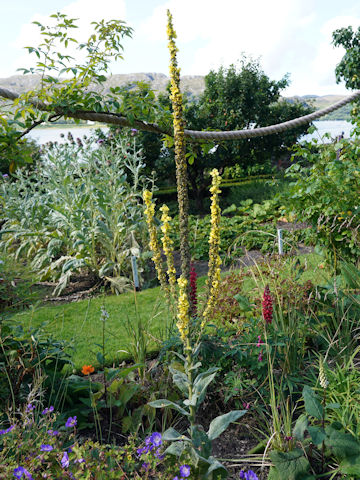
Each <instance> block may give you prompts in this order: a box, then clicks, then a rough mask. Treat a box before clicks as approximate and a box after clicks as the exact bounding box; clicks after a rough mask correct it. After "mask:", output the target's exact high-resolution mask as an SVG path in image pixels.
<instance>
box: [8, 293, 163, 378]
mask: <svg viewBox="0 0 360 480" xmlns="http://www.w3.org/2000/svg"><path fill="white" fill-rule="evenodd" d="M136 299H137V302H136V303H137V311H138V314H137V313H136V307H135V298H134V293H133V292H129V293H124V294H122V295H104V296H100V297H94V298H89V299H86V300H81V301H78V302H73V303H66V304H63V305H52V306H42V307H38V308H31V309H29V310H27V311H25V312H21V313H17V314H15V315H14V316H12V317H11V319H10V322H15V323H19V322H20V323H21V324H22V325H23V327H24V328H25V329H29V328H31V327H39V326H40V325H41V324H44V330H45V331H46V333H49V334H52V335H53V336H54V337H55V338H56V339H58V340H68V341H72V343H73V347H74V350H73V351H69V353H70V354H71V356H72V360H73V362H74V364H75V368H76V369H81V367H82V366H83V365H84V364H91V365H94V366H96V365H98V362H97V360H96V353H97V352H99V351H100V350H101V348H100V346H99V345H101V343H102V328H103V322H102V321H101V307H102V306H104V307H105V309H106V311H107V312H108V314H109V318H108V319H107V320H106V322H105V349H106V350H105V352H106V360H107V363H109V364H111V363H112V362H116V361H117V362H118V361H122V360H124V359H128V358H129V357H130V355H129V354H127V353H125V352H118V351H119V350H125V351H128V350H129V349H130V342H131V338H133V335H131V334H130V332H128V330H127V326H128V325H129V323H131V324H132V325H136V324H137V323H138V322H139V321H141V322H142V323H143V325H144V326H146V325H147V324H148V325H149V331H150V333H151V335H152V336H153V338H150V340H149V342H150V344H149V350H150V351H151V350H152V351H154V350H155V351H156V350H158V343H157V342H156V339H159V340H160V341H161V340H162V338H164V335H165V334H166V329H167V328H169V327H170V325H169V324H168V317H169V316H168V315H167V306H166V303H165V301H164V300H163V297H162V294H161V292H160V288H159V287H156V288H152V289H148V290H144V291H143V292H137V293H136ZM96 344H98V345H96Z"/></svg>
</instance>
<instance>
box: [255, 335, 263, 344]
mask: <svg viewBox="0 0 360 480" xmlns="http://www.w3.org/2000/svg"><path fill="white" fill-rule="evenodd" d="M262 343H263V342H262V340H261V335H258V343H257V344H256V346H257V347H261V344H262Z"/></svg>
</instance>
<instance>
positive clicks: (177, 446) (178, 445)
mask: <svg viewBox="0 0 360 480" xmlns="http://www.w3.org/2000/svg"><path fill="white" fill-rule="evenodd" d="M185 448H186V443H185V442H181V441H180V442H174V443H172V444H171V445H170V446H169V447H168V448H167V449H166V450H165V452H164V453H165V455H175V456H176V457H180V456H181V454H182V453H183V451H184V450H185Z"/></svg>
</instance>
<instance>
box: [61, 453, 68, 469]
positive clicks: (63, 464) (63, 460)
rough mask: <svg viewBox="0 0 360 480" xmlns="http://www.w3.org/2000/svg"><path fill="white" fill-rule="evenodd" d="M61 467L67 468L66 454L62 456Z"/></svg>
mask: <svg viewBox="0 0 360 480" xmlns="http://www.w3.org/2000/svg"><path fill="white" fill-rule="evenodd" d="M61 466H62V468H67V467H68V466H69V455H68V454H67V452H64V455H63V456H62V459H61Z"/></svg>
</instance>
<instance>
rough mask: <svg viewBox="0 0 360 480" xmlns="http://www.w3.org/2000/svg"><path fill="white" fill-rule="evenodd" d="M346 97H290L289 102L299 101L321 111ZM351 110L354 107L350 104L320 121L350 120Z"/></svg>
mask: <svg viewBox="0 0 360 480" xmlns="http://www.w3.org/2000/svg"><path fill="white" fill-rule="evenodd" d="M345 97H346V95H323V96H318V95H303V96H302V97H298V96H295V97H289V98H288V100H290V101H291V100H299V101H301V102H305V103H306V104H308V105H312V106H313V107H314V108H315V110H320V109H322V108H326V107H330V105H333V104H334V103H336V102H339V101H340V100H342V99H343V98H345ZM351 109H352V105H351V103H350V104H347V105H345V106H344V107H341V108H339V109H338V110H335V111H334V112H332V113H329V114H328V115H326V116H325V117H321V118H320V119H319V120H350V111H351Z"/></svg>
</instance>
